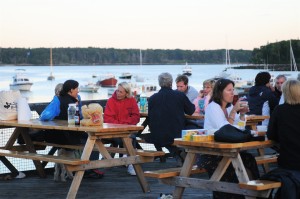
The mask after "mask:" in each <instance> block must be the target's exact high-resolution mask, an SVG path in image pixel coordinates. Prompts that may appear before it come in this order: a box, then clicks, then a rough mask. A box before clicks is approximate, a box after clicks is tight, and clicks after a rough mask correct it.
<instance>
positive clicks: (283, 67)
mask: <svg viewBox="0 0 300 199" xmlns="http://www.w3.org/2000/svg"><path fill="white" fill-rule="evenodd" d="M232 68H234V69H260V70H266V65H264V64H251V65H243V66H235V67H232ZM267 70H268V71H291V66H290V65H288V64H270V65H268V67H267Z"/></svg>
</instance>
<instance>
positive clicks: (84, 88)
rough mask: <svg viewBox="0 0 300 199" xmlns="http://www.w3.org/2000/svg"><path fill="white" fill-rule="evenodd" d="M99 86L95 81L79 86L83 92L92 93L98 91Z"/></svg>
mask: <svg viewBox="0 0 300 199" xmlns="http://www.w3.org/2000/svg"><path fill="white" fill-rule="evenodd" d="M99 88H100V87H99V86H97V85H96V84H94V83H88V84H86V85H83V86H80V87H79V90H80V91H81V92H91V93H97V92H98V90H99Z"/></svg>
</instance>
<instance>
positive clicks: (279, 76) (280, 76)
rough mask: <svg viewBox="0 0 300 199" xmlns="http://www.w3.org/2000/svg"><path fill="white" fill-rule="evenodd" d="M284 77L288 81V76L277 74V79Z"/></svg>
mask: <svg viewBox="0 0 300 199" xmlns="http://www.w3.org/2000/svg"><path fill="white" fill-rule="evenodd" d="M281 78H283V79H284V81H286V76H285V75H277V77H276V78H275V79H281Z"/></svg>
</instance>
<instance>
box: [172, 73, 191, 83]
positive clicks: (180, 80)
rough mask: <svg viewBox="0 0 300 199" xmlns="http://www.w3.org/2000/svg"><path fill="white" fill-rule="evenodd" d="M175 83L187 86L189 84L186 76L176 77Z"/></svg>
mask: <svg viewBox="0 0 300 199" xmlns="http://www.w3.org/2000/svg"><path fill="white" fill-rule="evenodd" d="M175 82H176V83H178V82H183V83H184V85H187V84H188V83H189V78H188V77H187V76H186V75H178V76H177V78H176V80H175Z"/></svg>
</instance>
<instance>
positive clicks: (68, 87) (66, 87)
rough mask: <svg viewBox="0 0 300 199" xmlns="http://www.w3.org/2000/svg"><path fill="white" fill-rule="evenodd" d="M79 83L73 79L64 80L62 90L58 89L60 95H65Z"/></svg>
mask: <svg viewBox="0 0 300 199" xmlns="http://www.w3.org/2000/svg"><path fill="white" fill-rule="evenodd" d="M78 86H79V83H78V82H77V81H75V80H72V79H69V80H67V81H65V82H64V85H63V87H62V90H61V91H60V93H59V95H60V96H66V95H67V94H68V92H69V91H70V90H71V89H75V88H78Z"/></svg>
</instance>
